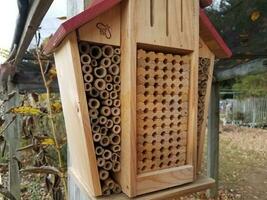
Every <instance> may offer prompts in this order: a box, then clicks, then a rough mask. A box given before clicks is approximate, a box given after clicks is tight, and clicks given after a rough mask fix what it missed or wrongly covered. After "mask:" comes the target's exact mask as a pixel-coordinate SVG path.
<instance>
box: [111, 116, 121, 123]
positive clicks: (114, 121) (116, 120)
mask: <svg viewBox="0 0 267 200" xmlns="http://www.w3.org/2000/svg"><path fill="white" fill-rule="evenodd" d="M112 121H113V123H114V124H120V123H121V118H120V116H114V117H112Z"/></svg>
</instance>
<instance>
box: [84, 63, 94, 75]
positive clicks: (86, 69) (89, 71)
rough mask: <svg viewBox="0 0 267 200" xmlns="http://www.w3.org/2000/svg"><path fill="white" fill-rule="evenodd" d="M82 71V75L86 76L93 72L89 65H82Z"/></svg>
mask: <svg viewBox="0 0 267 200" xmlns="http://www.w3.org/2000/svg"><path fill="white" fill-rule="evenodd" d="M82 71H83V73H85V74H87V73H89V74H90V73H92V71H93V68H92V66H91V65H83V66H82Z"/></svg>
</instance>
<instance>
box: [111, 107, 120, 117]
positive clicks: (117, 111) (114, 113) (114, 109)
mask: <svg viewBox="0 0 267 200" xmlns="http://www.w3.org/2000/svg"><path fill="white" fill-rule="evenodd" d="M111 114H112V115H113V116H119V115H120V114H121V110H120V109H119V108H111Z"/></svg>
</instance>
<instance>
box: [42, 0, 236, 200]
mask: <svg viewBox="0 0 267 200" xmlns="http://www.w3.org/2000/svg"><path fill="white" fill-rule="evenodd" d="M199 16H200V17H199ZM52 51H53V52H54V55H55V61H56V66H57V71H58V81H59V87H60V93H61V98H62V104H63V111H64V117H65V123H66V129H67V136H68V144H69V150H70V158H71V166H69V172H70V176H71V177H73V178H74V179H75V181H76V183H77V184H78V185H79V187H80V188H82V189H83V191H85V193H87V195H88V196H101V195H109V194H111V193H119V192H120V191H121V190H122V192H123V193H125V194H126V195H127V196H128V197H135V196H139V195H151V192H159V191H162V190H163V189H167V188H171V189H168V190H169V192H167V193H166V190H164V191H165V195H167V196H168V195H169V196H168V197H170V194H173V195H174V194H175V192H172V191H176V194H177V188H181V190H179V191H180V192H181V191H183V190H186V188H185V187H184V186H181V185H184V184H191V185H192V186H190V187H189V189H191V191H193V184H194V183H195V182H196V181H197V180H198V172H199V171H200V166H201V157H202V156H201V155H202V152H203V151H202V149H203V143H204V142H203V141H204V132H205V124H206V118H207V110H208V109H207V108H208V100H209V95H210V87H211V80H212V73H213V66H214V58H215V56H216V57H218V58H223V57H230V56H231V51H230V50H229V48H228V47H227V45H226V44H225V43H224V42H223V40H222V38H221V37H220V35H219V34H218V33H217V31H216V30H215V28H214V27H213V25H212V24H211V22H210V21H209V19H208V17H207V16H206V15H205V13H204V11H203V10H200V11H199V1H197V0H194V1H184V0H172V1H169V0H160V1H159V0H123V1H120V0H96V1H94V2H93V3H92V4H91V5H90V6H89V7H88V8H87V9H86V10H85V11H84V12H82V13H80V14H78V15H76V16H74V17H73V18H71V19H69V20H68V21H66V22H64V23H63V24H62V25H61V26H60V28H59V29H58V31H57V32H56V33H55V34H54V36H53V37H52V38H51V40H50V41H49V43H48V45H47V47H46V52H47V53H51V52H52ZM205 184H206V185H209V186H210V182H209V184H207V183H202V186H203V185H205ZM179 186H181V187H179ZM189 189H188V188H187V191H188V190H189ZM148 193H149V194H148ZM152 196H153V193H152ZM163 196H164V194H163ZM163 196H162V198H164V197H163ZM165 197H166V196H165ZM125 198H126V197H125ZM143 198H152V197H148V196H145V197H144V196H143Z"/></svg>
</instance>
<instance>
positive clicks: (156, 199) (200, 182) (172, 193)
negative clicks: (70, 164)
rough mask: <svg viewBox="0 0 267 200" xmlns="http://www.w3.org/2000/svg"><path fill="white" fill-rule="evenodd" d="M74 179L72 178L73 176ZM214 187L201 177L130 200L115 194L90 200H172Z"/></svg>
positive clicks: (122, 195) (208, 179) (205, 178)
mask: <svg viewBox="0 0 267 200" xmlns="http://www.w3.org/2000/svg"><path fill="white" fill-rule="evenodd" d="M70 176H71V174H70ZM71 177H72V176H71ZM73 182H74V183H75V182H76V183H77V180H75V177H74V179H73ZM213 186H214V180H213V179H211V178H207V177H205V176H199V177H198V179H197V180H196V181H195V182H194V183H189V184H185V185H182V186H177V187H172V188H169V189H165V190H161V191H158V192H152V193H149V194H146V195H141V196H138V197H134V198H129V197H127V196H126V195H125V194H123V193H121V194H116V195H115V194H114V195H111V196H108V197H105V196H103V197H92V196H90V197H89V199H91V200H110V199H116V200H130V199H132V200H172V199H174V198H179V197H181V196H184V195H186V194H192V193H195V192H200V191H203V190H206V189H208V188H212V187H213ZM80 191H81V193H85V190H84V189H83V188H80Z"/></svg>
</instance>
